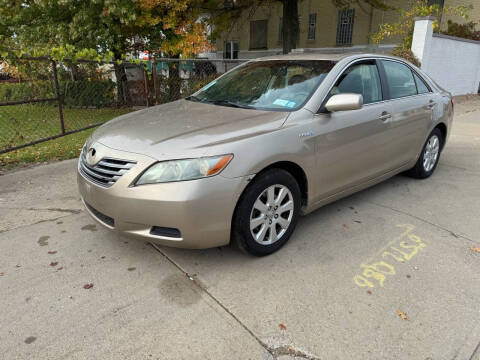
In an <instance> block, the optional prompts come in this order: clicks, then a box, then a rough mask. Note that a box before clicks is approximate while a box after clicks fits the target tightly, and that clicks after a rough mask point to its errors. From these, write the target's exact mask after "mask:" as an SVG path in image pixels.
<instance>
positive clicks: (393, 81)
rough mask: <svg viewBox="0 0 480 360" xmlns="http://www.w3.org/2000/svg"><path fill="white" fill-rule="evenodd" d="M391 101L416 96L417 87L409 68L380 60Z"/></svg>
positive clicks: (394, 62) (397, 63)
mask: <svg viewBox="0 0 480 360" xmlns="http://www.w3.org/2000/svg"><path fill="white" fill-rule="evenodd" d="M382 64H383V67H384V69H385V75H386V76H387V83H388V89H389V91H390V97H391V98H392V99H398V98H401V97H404V96H410V95H416V94H417V86H416V85H415V80H414V79H413V74H412V71H411V70H410V68H409V67H408V66H406V65H403V64H401V63H399V62H396V61H388V60H382Z"/></svg>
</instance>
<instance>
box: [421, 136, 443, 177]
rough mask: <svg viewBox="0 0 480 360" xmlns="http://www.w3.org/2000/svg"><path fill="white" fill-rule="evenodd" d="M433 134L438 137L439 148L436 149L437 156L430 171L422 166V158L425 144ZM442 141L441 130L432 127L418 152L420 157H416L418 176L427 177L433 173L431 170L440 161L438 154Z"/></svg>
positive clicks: (433, 169) (440, 150)
mask: <svg viewBox="0 0 480 360" xmlns="http://www.w3.org/2000/svg"><path fill="white" fill-rule="evenodd" d="M434 135H436V136H437V137H438V141H439V142H440V144H439V150H438V156H437V160H436V161H435V165H433V168H432V169H431V170H430V171H425V168H424V167H423V159H424V157H425V149H426V147H427V144H428V142H429V141H430V139H431V137H432V136H434ZM443 142H444V139H443V135H442V132H441V131H440V130H439V129H437V128H435V129H433V130H432V132H431V133H430V135H428V138H427V140H426V141H425V144H424V145H423V148H422V153H421V154H420V157H419V158H418V162H417V173H418V175H419V177H421V178H427V177H429V176H430V175H432V174H433V172H434V171H435V169H436V168H437V165H438V162H439V161H440V154H441V152H442V148H443Z"/></svg>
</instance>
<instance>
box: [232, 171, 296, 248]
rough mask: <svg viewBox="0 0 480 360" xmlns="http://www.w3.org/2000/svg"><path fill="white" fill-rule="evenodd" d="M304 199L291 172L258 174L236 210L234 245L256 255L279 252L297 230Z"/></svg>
mask: <svg viewBox="0 0 480 360" xmlns="http://www.w3.org/2000/svg"><path fill="white" fill-rule="evenodd" d="M300 200H301V193H300V187H299V186H298V183H297V182H296V180H295V178H294V177H293V176H292V175H291V174H290V173H289V172H287V171H285V170H282V169H271V170H267V171H266V172H264V173H263V174H260V175H258V177H257V178H255V180H254V182H253V183H251V184H250V185H249V186H248V188H247V189H246V190H245V192H244V194H243V195H242V197H241V198H240V201H239V203H238V205H237V208H236V210H235V215H234V219H233V224H232V226H233V228H232V241H233V244H234V245H236V246H237V247H238V248H240V249H241V250H243V251H245V252H248V253H250V254H252V255H256V256H264V255H268V254H271V253H273V252H275V251H277V250H278V249H280V248H281V247H282V246H283V245H284V244H285V243H286V242H287V241H288V239H289V238H290V236H291V235H292V233H293V230H294V229H295V226H296V224H297V220H298V214H299V212H300Z"/></svg>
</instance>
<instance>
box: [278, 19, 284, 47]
mask: <svg viewBox="0 0 480 360" xmlns="http://www.w3.org/2000/svg"><path fill="white" fill-rule="evenodd" d="M282 41H283V17H281V16H280V20H279V21H278V42H282Z"/></svg>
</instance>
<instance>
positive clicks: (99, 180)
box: [80, 151, 136, 187]
mask: <svg viewBox="0 0 480 360" xmlns="http://www.w3.org/2000/svg"><path fill="white" fill-rule="evenodd" d="M135 164H136V162H135V161H128V160H118V159H111V158H103V159H102V160H100V161H99V162H98V163H97V164H95V165H93V166H90V165H88V164H87V154H86V151H82V154H81V155H80V171H81V172H82V174H83V175H84V176H85V177H86V178H88V179H89V180H91V181H93V182H95V183H96V184H99V185H102V186H105V187H110V186H112V185H113V184H115V182H116V181H117V180H118V179H120V178H121V177H122V175H123V174H125V173H126V172H127V171H128V170H130V169H131V168H132V167H133V166H134V165H135Z"/></svg>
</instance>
